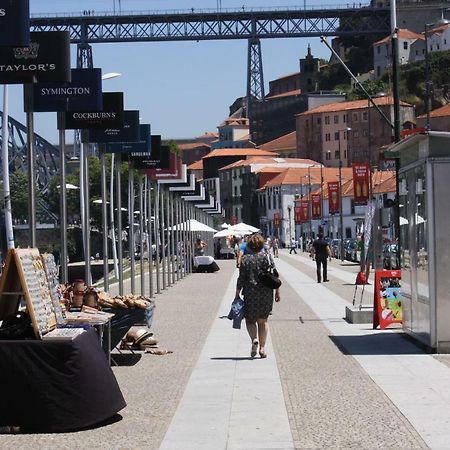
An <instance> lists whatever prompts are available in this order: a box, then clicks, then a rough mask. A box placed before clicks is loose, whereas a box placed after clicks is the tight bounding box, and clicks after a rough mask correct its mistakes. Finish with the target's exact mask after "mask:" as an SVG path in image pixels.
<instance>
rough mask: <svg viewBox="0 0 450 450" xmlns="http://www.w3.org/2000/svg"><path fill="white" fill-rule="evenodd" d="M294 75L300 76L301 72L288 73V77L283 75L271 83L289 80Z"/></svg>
mask: <svg viewBox="0 0 450 450" xmlns="http://www.w3.org/2000/svg"><path fill="white" fill-rule="evenodd" d="M294 75H301V72H294V73H290V74H288V75H283V76H281V77H278V78H275V80H273V81H276V80H283V79H284V78H290V77H293V76H294Z"/></svg>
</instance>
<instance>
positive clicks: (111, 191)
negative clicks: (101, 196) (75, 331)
mask: <svg viewBox="0 0 450 450" xmlns="http://www.w3.org/2000/svg"><path fill="white" fill-rule="evenodd" d="M114 159H115V155H114V153H112V154H111V174H110V175H111V180H110V185H109V219H110V220H111V224H110V228H111V246H112V254H113V260H114V278H115V279H116V280H118V279H119V268H118V266H117V247H116V229H115V228H116V227H115V224H114V214H115V213H114Z"/></svg>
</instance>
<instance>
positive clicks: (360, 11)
mask: <svg viewBox="0 0 450 450" xmlns="http://www.w3.org/2000/svg"><path fill="white" fill-rule="evenodd" d="M358 5H361V4H360V3H359V4H358ZM31 31H69V33H70V38H71V42H72V43H75V44H78V43H101V42H143V41H199V40H219V39H263V38H293V37H317V36H322V35H323V36H336V35H339V36H345V35H348V36H351V35H361V34H381V35H382V34H384V35H387V34H389V33H390V12H389V9H387V8H372V7H370V6H367V7H358V6H357V4H356V3H352V4H351V3H349V4H347V7H345V6H344V7H341V8H336V7H335V8H324V9H320V8H318V9H301V8H297V9H291V8H289V9H273V10H272V9H268V10H263V11H259V10H250V11H245V10H244V11H225V12H222V11H211V10H205V11H200V12H195V10H191V11H184V12H183V11H182V12H176V13H174V12H172V13H171V12H169V13H166V14H162V13H159V12H153V13H121V14H120V15H106V14H96V15H94V16H83V15H79V16H55V17H36V16H33V17H32V18H31Z"/></svg>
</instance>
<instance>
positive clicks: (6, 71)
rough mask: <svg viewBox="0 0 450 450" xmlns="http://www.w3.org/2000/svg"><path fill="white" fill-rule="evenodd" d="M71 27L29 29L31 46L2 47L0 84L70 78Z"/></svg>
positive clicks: (42, 81)
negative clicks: (31, 31)
mask: <svg viewBox="0 0 450 450" xmlns="http://www.w3.org/2000/svg"><path fill="white" fill-rule="evenodd" d="M70 75H71V73H70V36H69V32H68V31H41V32H37V33H30V45H29V46H28V47H0V84H23V83H55V82H56V83H58V82H60V83H65V82H68V81H70Z"/></svg>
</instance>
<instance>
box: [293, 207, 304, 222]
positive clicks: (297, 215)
mask: <svg viewBox="0 0 450 450" xmlns="http://www.w3.org/2000/svg"><path fill="white" fill-rule="evenodd" d="M301 214H302V208H301V207H300V206H296V207H295V208H294V220H295V223H296V224H299V223H302V221H301Z"/></svg>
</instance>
